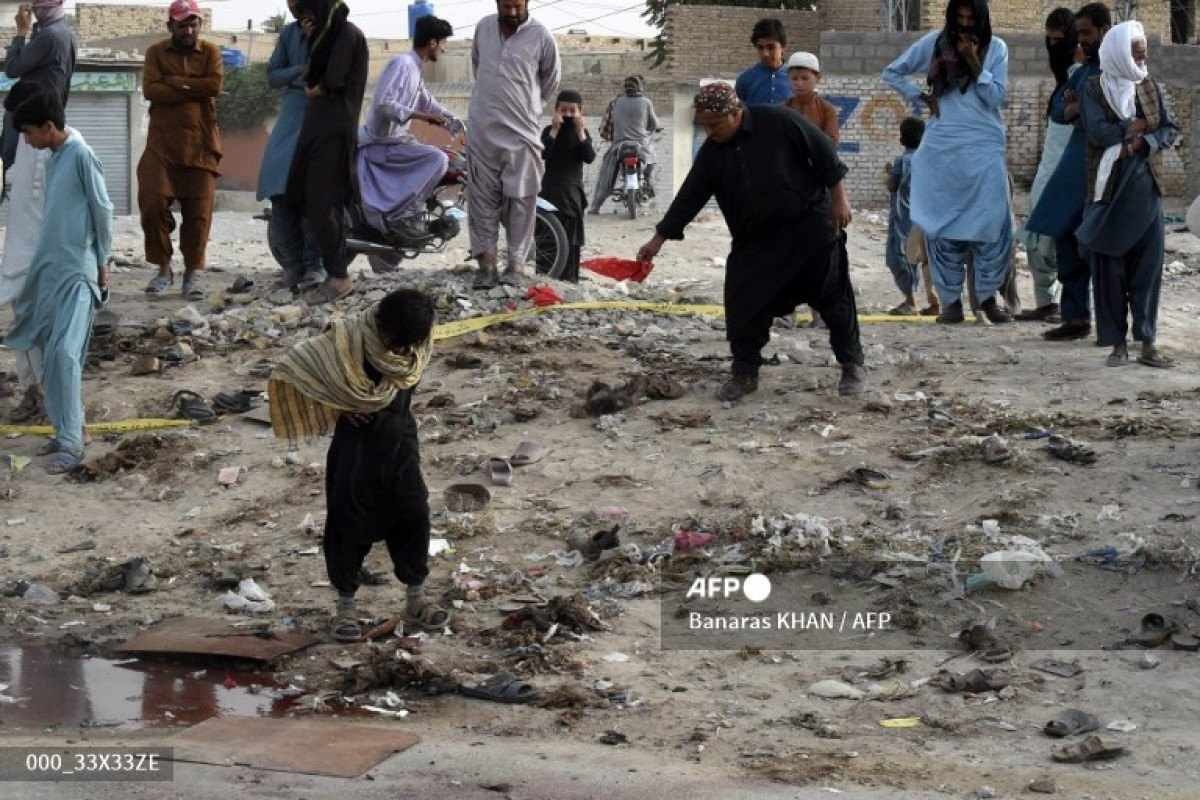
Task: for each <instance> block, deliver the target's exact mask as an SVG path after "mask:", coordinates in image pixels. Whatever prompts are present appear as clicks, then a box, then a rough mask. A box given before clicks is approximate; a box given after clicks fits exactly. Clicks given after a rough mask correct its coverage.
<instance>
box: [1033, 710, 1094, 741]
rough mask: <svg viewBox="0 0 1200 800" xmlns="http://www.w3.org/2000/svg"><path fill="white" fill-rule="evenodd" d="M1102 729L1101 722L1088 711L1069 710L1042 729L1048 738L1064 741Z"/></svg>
mask: <svg viewBox="0 0 1200 800" xmlns="http://www.w3.org/2000/svg"><path fill="white" fill-rule="evenodd" d="M1099 727H1100V720H1099V719H1097V718H1096V717H1094V716H1092V715H1091V714H1089V713H1087V712H1086V711H1080V710H1079V709H1077V708H1068V709H1067V710H1065V711H1063V712H1062V713H1060V714H1059V715H1058V716H1057V717H1055V718H1054V719H1052V720H1050V721H1049V722H1047V723H1046V726H1045V727H1044V728H1042V732H1044V733H1045V734H1046V735H1047V736H1053V737H1054V738H1056V739H1062V738H1065V737H1067V736H1077V735H1079V734H1081V733H1091V732H1092V731H1094V730H1096V729H1098V728H1099Z"/></svg>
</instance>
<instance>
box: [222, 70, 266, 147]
mask: <svg viewBox="0 0 1200 800" xmlns="http://www.w3.org/2000/svg"><path fill="white" fill-rule="evenodd" d="M278 110H279V92H278V91H277V90H275V89H272V88H271V87H270V86H268V85H267V65H266V64H248V65H246V66H245V67H243V68H242V69H238V70H230V71H229V72H226V73H225V88H224V91H222V92H221V96H220V97H218V98H217V123H218V124H219V125H220V126H221V127H222V128H224V129H225V130H228V131H248V130H253V129H255V128H257V127H259V126H260V125H262V124H263V123H264V122H266V121H267V120H269V119H270V118H271V117H273V116H275V114H276V113H277V112H278Z"/></svg>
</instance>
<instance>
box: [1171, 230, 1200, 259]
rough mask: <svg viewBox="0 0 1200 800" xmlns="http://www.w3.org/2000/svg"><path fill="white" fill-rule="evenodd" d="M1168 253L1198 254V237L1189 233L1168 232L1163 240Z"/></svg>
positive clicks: (1199, 247)
mask: <svg viewBox="0 0 1200 800" xmlns="http://www.w3.org/2000/svg"><path fill="white" fill-rule="evenodd" d="M1163 249H1164V250H1166V251H1167V252H1168V253H1177V254H1179V255H1184V256H1200V238H1198V237H1196V236H1195V235H1193V234H1191V233H1169V234H1167V238H1166V240H1165V241H1164V242H1163Z"/></svg>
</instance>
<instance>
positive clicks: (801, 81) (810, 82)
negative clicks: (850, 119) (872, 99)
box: [784, 52, 840, 146]
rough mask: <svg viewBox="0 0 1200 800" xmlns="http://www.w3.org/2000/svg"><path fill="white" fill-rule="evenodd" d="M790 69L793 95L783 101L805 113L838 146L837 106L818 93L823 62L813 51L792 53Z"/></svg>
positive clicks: (789, 61)
mask: <svg viewBox="0 0 1200 800" xmlns="http://www.w3.org/2000/svg"><path fill="white" fill-rule="evenodd" d="M787 71H788V80H790V81H791V82H792V96H791V97H790V98H788V101H787V102H786V103H785V104H784V105H786V106H787V107H788V108H791V109H794V110H796V111H799V112H800V113H801V114H803V115H804V118H805V119H807V120H808V121H809V122H811V123H812V124H813V125H816V126H817V127H818V128H820V129H821V132H822V133H824V134H825V135H826V136H828V137H829V138H830V140H831V141H832V142H833V144H834V146H836V145H837V143H838V138H839V137H840V132H839V130H838V112H837V108H835V107H834V105H833V103H831V102H829V101H828V100H826V99H824V98H822V97H821V96H820V95H818V94H817V84H818V83H820V82H821V62H820V61H819V60H818V59H817V57H816V55H814V54H813V53H804V52H800V53H793V54H792V57H791V58H789V59H788V63H787Z"/></svg>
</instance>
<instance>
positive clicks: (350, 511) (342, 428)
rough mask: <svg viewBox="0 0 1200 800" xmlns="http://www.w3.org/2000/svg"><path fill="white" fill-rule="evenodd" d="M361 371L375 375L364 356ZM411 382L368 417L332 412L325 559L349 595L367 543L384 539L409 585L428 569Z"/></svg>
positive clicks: (425, 498) (424, 493)
mask: <svg viewBox="0 0 1200 800" xmlns="http://www.w3.org/2000/svg"><path fill="white" fill-rule="evenodd" d="M365 368H366V372H367V375H368V376H369V377H370V378H371V379H372V380H374V381H376V382H378V381H379V380H380V379H381V375H380V373H379V371H378V370H377V369H375V367H374V366H373V365H372V364H371V363H370V361H366V362H365ZM411 403H412V389H405V390H403V391H401V392H399V393H398V394H397V395H396V399H395V400H393V401H392V404H391V405H390V406H388V407H387V408H385V409H384V410H383V411H380V412H378V413H376V414H372V415H370V417H369V418H368V421H367V422H365V423H363V424H361V425H357V426H356V425H355V424H354V423H353V422H352V421H351V420H350V419H349V418H348V416H347V415H345V414H343V415H342V417H341V418H340V419H339V420H338V423H337V428H336V429H335V431H334V434H333V444H331V445H330V447H329V454H328V456H327V457H326V471H325V501H326V507H327V516H326V519H325V542H324V545H325V547H324V549H325V567H326V570H327V571H328V573H329V582H330V583H332V584H333V587H334V588H335V589H337V591H338V594H339V595H341V596H353V595H354V593H355V592H356V591H357V590H358V586H359V577H358V576H359V571H360V569H361V568H362V565H363V562H364V561H365V560H366V557H367V554H368V553H369V552H370V550H371V546H372V545H373V544H374V543H375V542H378V541H383V542H384V543H385V544H386V545H387V549H388V554H389V555H390V556H391V559H392V565H393V568H394V571H395V574H396V577H397V578H398V579H399V580H400V581H401V583H404V584H406V585H408V586H416V585H420V584H422V583H424V582H425V578H426V576H427V575H428V574H429V491H428V489H426V487H425V479H424V477H423V476H422V475H421V455H420V450H419V447H418V442H417V423H416V420H414V419H413V415H412V411H411Z"/></svg>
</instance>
